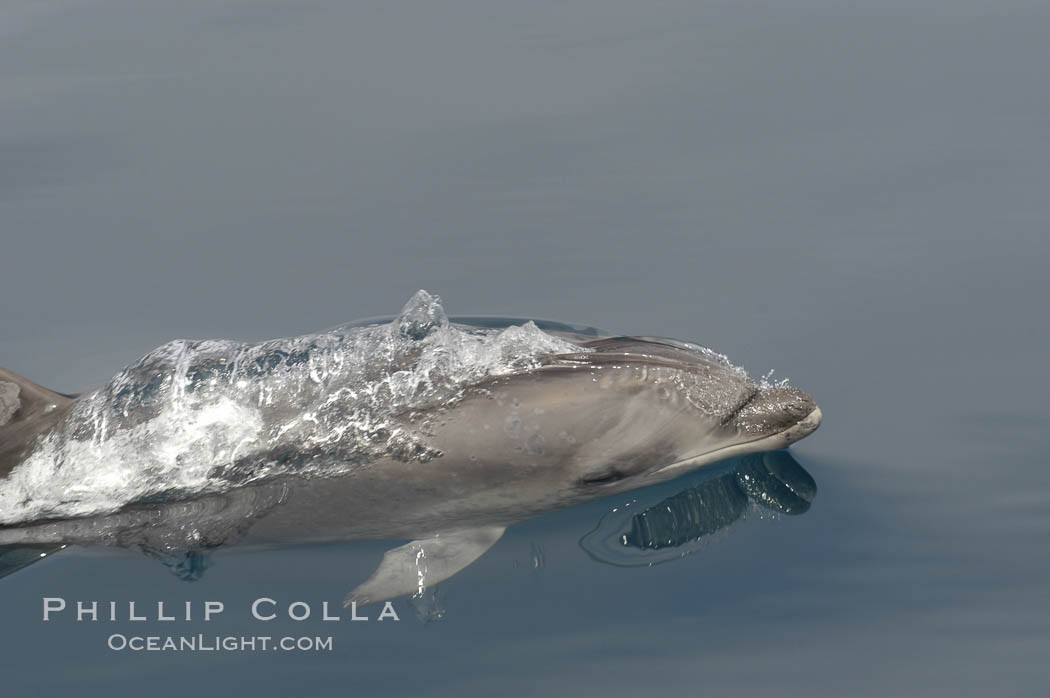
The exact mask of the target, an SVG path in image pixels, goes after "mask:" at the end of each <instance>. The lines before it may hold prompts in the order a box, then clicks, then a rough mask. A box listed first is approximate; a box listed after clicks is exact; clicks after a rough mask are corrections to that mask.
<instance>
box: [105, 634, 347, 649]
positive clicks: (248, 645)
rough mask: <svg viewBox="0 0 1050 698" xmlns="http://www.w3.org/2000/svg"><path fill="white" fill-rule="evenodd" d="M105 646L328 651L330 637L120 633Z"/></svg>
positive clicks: (330, 641) (330, 642) (120, 647)
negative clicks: (144, 634)
mask: <svg viewBox="0 0 1050 698" xmlns="http://www.w3.org/2000/svg"><path fill="white" fill-rule="evenodd" d="M106 645H107V646H108V647H109V648H110V649H111V650H114V651H117V652H120V651H126V650H130V651H132V652H257V651H268V650H269V651H275V650H279V651H284V652H297V651H298V652H331V651H332V636H331V635H329V636H327V637H308V636H305V635H304V636H301V637H290V636H285V637H277V638H275V637H271V636H269V635H254V636H243V635H242V636H236V635H226V636H221V635H212V636H207V635H203V634H198V635H166V636H161V635H149V636H142V635H131V636H128V635H122V634H121V633H114V634H112V635H110V636H109V639H108V640H107V641H106Z"/></svg>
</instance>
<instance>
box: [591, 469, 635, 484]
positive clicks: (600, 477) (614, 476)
mask: <svg viewBox="0 0 1050 698" xmlns="http://www.w3.org/2000/svg"><path fill="white" fill-rule="evenodd" d="M625 477H627V473H625V472H623V471H622V470H618V469H616V468H609V469H607V470H600V471H598V472H596V473H591V474H590V475H584V476H583V477H582V478H580V484H581V485H607V484H609V483H610V482H616V481H617V480H622V479H624V478H625Z"/></svg>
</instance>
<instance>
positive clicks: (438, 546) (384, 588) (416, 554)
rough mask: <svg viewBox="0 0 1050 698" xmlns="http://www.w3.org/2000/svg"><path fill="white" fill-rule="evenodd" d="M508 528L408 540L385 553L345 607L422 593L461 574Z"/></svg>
mask: <svg viewBox="0 0 1050 698" xmlns="http://www.w3.org/2000/svg"><path fill="white" fill-rule="evenodd" d="M504 530H506V529H505V528H504V527H503V526H485V527H483V528H469V529H464V530H461V531H453V532H451V533H441V534H439V535H436V536H434V537H433V538H422V539H420V540H414V541H412V542H411V543H406V544H405V545H402V546H401V547H399V548H394V549H393V550H388V551H386V553H384V554H383V561H382V562H380V563H379V568H378V569H376V571H375V572H374V573H373V574H372V576H371V577H369V578H368V579H366V580H365V581H364V582H363V583H362V584H360V585H359V586H358V587H357V588H356V589H354V590H353V591H351V592H350V593H349V594H347V595H346V598H345V599H344V600H343V605H344V606H349V605H350V604H351V602H355V603H356V604H357V605H358V606H363V605H365V604H369V603H379V602H381V601H389V600H390V599H396V598H397V597H399V596H407V595H408V594H420V593H422V592H423V591H424V590H425V589H426V588H427V587H431V586H434V585H435V584H437V583H438V582H442V581H444V580H446V579H448V578H449V577H451V576H452V575H454V574H456V573H458V572H459V571H460V570H462V569H463V568H465V567H467V566H468V565H469V564H470V563H472V562H474V561H475V560H477V559H478V558H479V557H481V556H482V555H484V554H485V551H487V550H488V549H489V548H491V547H492V546H493V545H494V544H495V543H496V541H498V540H499V539H500V536H502V535H503V531H504Z"/></svg>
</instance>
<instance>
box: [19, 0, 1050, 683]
mask: <svg viewBox="0 0 1050 698" xmlns="http://www.w3.org/2000/svg"><path fill="white" fill-rule="evenodd" d="M1047 37H1050V5H1047V4H1046V3H1045V2H1012V1H1006V2H992V1H991V0H976V1H974V2H947V1H945V0H939V1H933V2H898V1H896V0H891V1H890V2H879V3H835V2H822V1H818V0H802V1H801V2H791V3H785V2H749V1H745V2H733V3H729V2H685V1H681V2H656V3H643V4H639V3H628V2H615V1H614V2H597V1H596V0H581V1H578V2H568V3H548V2H528V3H481V2H447V3H424V2H415V1H412V2H353V3H339V2H314V1H312V0H307V1H305V2H288V1H286V2H281V3H278V2H268V1H261V2H260V1H253V2H248V1H243V2H241V1H234V0H219V1H218V2H201V1H199V0H191V1H190V2H180V3H159V2H115V1H112V0H103V1H101V2H94V3H84V2H76V1H72V0H71V1H68V2H61V1H57V2H39V1H38V0H32V1H29V0H7V1H6V2H5V3H3V4H2V5H0V95H2V96H0V365H3V366H4V367H5V368H9V369H11V370H13V371H16V372H18V373H21V374H23V375H25V376H27V377H29V378H31V379H33V380H36V381H38V382H40V383H42V384H44V385H46V386H48V387H51V388H54V389H56V390H61V391H68V392H74V391H78V390H81V389H83V388H85V387H88V386H91V385H94V384H97V383H100V382H101V381H104V380H106V379H107V378H109V377H110V376H111V375H112V374H113V373H115V372H116V371H117V370H118V369H119V368H120V367H122V366H123V365H125V364H127V363H129V362H131V361H133V360H135V359H137V358H138V357H139V356H141V355H142V354H144V353H145V352H146V351H148V350H150V349H152V348H153V347H155V346H157V345H159V344H161V343H163V342H165V341H167V340H170V339H173V338H176V337H188V338H206V337H229V338H234V339H244V340H257V339H263V338H268V337H276V336H286V335H294V334H301V333H305V332H309V331H314V330H319V329H322V328H324V327H329V326H332V325H335V324H338V323H341V322H345V321H348V320H351V319H354V318H356V317H363V316H370V315H378V314H390V313H395V312H397V310H398V309H399V308H400V307H401V304H402V303H403V302H404V301H405V299H407V298H408V297H409V296H410V295H411V294H412V293H413V292H414V291H415V290H416V289H418V288H426V289H428V290H429V291H431V292H434V293H437V294H439V295H440V296H441V297H442V299H443V301H444V304H445V307H446V308H447V309H448V311H449V312H450V313H451V314H469V313H484V314H499V315H525V316H537V317H548V318H554V319H559V320H565V321H570V322H580V323H587V324H593V325H596V326H599V327H604V328H608V329H610V330H613V331H619V332H624V333H632V334H642V335H662V336H670V337H677V338H680V339H686V340H692V341H696V342H698V343H701V344H704V345H707V346H710V347H712V348H714V349H716V350H718V351H721V352H724V353H726V354H727V355H728V356H729V357H730V358H731V359H732V360H733V361H734V362H735V363H737V364H740V365H743V366H744V367H746V368H747V369H748V370H749V371H750V372H751V373H752V375H756V376H760V375H762V374H764V373H765V372H766V371H768V370H769V369H776V374H775V377H776V378H785V377H786V378H789V379H790V380H791V382H792V384H793V385H797V386H799V387H801V388H803V389H805V390H807V391H808V392H810V393H811V394H812V395H813V396H814V397H815V398H816V400H817V401H818V403H819V404H820V406H821V408H822V410H823V412H824V424H823V426H822V427H821V428H820V430H818V431H817V432H816V433H815V434H813V435H812V436H811V437H808V438H807V439H805V440H804V441H802V442H800V443H798V444H797V445H795V446H793V447H792V449H791V453H792V455H793V457H794V458H795V459H796V460H797V462H798V464H799V465H800V466H801V467H802V468H804V470H805V471H806V472H808V473H809V475H811V476H812V478H813V480H814V481H815V482H816V486H817V495H816V498H815V499H814V500H813V502H812V506H811V507H810V508H809V510H808V511H806V512H805V513H803V514H801V515H797V516H787V515H777V516H771V515H770V513H769V512H766V513H765V514H760V513H759V510H755V511H752V512H750V513H749V514H748V515H746V516H745V517H744V518H743V520H741V521H739V522H737V523H735V524H733V525H731V526H726V527H724V528H722V529H721V530H719V531H718V532H717V533H715V534H714V535H711V536H707V537H705V542H704V543H703V544H702V545H700V546H694V547H696V549H695V550H693V551H692V553H691V554H689V555H686V556H684V557H682V558H681V559H674V560H672V561H669V562H666V563H664V564H658V565H654V566H652V567H645V566H642V567H620V566H614V565H610V564H604V563H602V562H600V561H598V560H595V559H594V558H593V557H592V556H591V555H589V554H588V553H587V551H585V550H584V549H583V548H582V547H581V545H580V540H581V538H583V537H584V536H586V535H587V534H588V533H589V532H591V531H592V530H594V529H595V527H596V526H597V525H598V524H599V522H600V521H602V520H603V517H606V516H607V515H608V514H610V512H611V511H612V509H613V508H616V507H619V506H622V504H623V503H624V502H625V501H626V500H632V499H637V500H638V501H639V502H641V503H642V505H644V506H651V505H656V504H657V503H659V502H660V501H662V500H663V499H665V498H667V497H668V496H671V495H674V494H675V493H676V492H678V491H680V490H684V489H686V488H688V487H697V486H702V485H703V480H704V479H705V477H709V475H705V474H704V473H698V474H694V475H691V476H687V477H685V478H683V479H682V480H679V481H676V482H675V483H670V484H668V485H663V486H661V487H660V488H659V489H658V490H656V491H639V492H636V493H633V494H632V495H631V496H628V497H618V498H614V499H612V500H603V501H598V502H592V503H590V504H588V505H585V506H581V507H578V508H574V509H568V510H563V511H560V512H556V513H553V514H550V515H548V516H544V517H541V518H538V519H534V520H532V521H529V522H526V523H523V524H520V525H517V526H514V527H512V528H511V529H509V530H508V532H507V534H506V536H505V537H504V538H503V540H501V541H500V542H499V543H498V544H497V545H496V546H495V547H494V548H493V549H492V550H491V551H490V552H489V553H488V554H486V555H485V556H484V557H482V558H481V559H480V560H479V561H478V562H477V563H475V564H474V565H472V566H470V567H469V568H467V569H466V570H465V571H464V572H462V573H461V574H459V575H457V576H456V577H454V578H453V579H451V580H449V581H448V582H446V583H444V584H442V585H441V586H440V587H439V591H438V598H437V599H436V600H432V601H428V603H430V604H431V606H430V607H429V611H428V612H429V614H430V615H432V616H435V615H443V617H442V618H441V619H440V620H436V621H432V622H426V623H424V622H422V621H420V620H418V619H417V611H419V612H420V613H423V611H427V609H422V608H413V607H412V606H411V605H410V604H409V603H408V602H406V601H404V600H400V601H397V602H395V608H396V609H397V612H398V613H399V615H400V617H401V620H400V621H399V622H392V621H383V622H378V621H377V618H376V616H377V614H378V609H371V608H370V609H367V610H366V613H367V614H368V615H370V616H371V618H372V620H370V621H369V622H367V623H365V622H353V621H350V620H349V615H348V614H346V615H344V619H343V620H342V621H340V622H324V621H321V620H320V619H319V615H320V613H321V605H322V603H323V602H328V603H329V605H330V607H331V608H332V609H333V610H334V609H336V608H337V607H338V606H339V602H340V601H341V599H342V598H343V596H344V595H345V594H346V592H347V591H348V590H349V589H350V588H352V587H353V586H354V585H356V584H357V583H358V582H360V581H361V580H362V579H363V578H365V577H366V576H368V574H370V572H371V570H372V569H373V568H374V567H375V565H376V564H377V563H378V561H379V559H380V557H381V555H382V553H383V551H384V550H386V549H387V548H389V547H393V546H394V545H397V544H399V543H397V542H394V543H385V542H376V543H357V544H346V545H326V546H314V547H299V548H290V549H283V550H271V551H254V552H239V551H236V550H231V551H219V552H218V553H217V554H216V555H215V556H214V557H213V560H212V561H213V563H214V564H213V566H212V567H211V568H210V569H208V570H207V571H206V572H205V573H204V575H203V576H202V578H201V579H200V580H198V581H196V582H192V583H190V582H183V581H180V580H179V579H177V578H176V576H174V575H172V574H171V573H170V572H169V571H168V570H167V569H165V568H164V567H163V566H162V565H160V564H158V563H157V562H156V561H154V560H150V559H147V558H145V557H142V556H139V555H136V554H133V553H129V552H121V551H112V550H98V549H93V550H69V551H66V552H63V553H62V554H60V555H57V556H55V557H54V558H53V559H47V560H44V561H42V562H40V563H38V564H35V565H33V566H32V567H29V568H27V569H25V570H23V571H21V572H19V573H17V574H15V575H12V576H10V577H7V578H4V579H2V580H0V666H2V667H3V669H4V672H3V677H2V679H0V682H2V683H0V694H3V695H11V696H21V695H37V696H60V695H76V696H142V695H150V696H176V695H178V696H185V695H212V694H230V693H234V692H237V693H244V694H250V695H258V696H270V695H274V696H276V695H289V694H293V693H301V694H303V695H361V696H379V695H391V696H404V695H431V694H433V695H444V696H494V695H536V696H548V695H577V696H587V695H603V696H634V695H706V696H748V697H750V696H760V695H778V696H785V695H786V696H795V695H798V696H802V695H805V696H844V695H848V696H854V695H855V696H953V697H954V696H1045V695H1046V694H1047V690H1048V689H1047V685H1048V680H1050V458H1048V455H1047V454H1048V453H1050V402H1048V397H1047V396H1048V389H1050V363H1048V358H1047V357H1048V348H1050V322H1048V320H1047V315H1048V313H1047V304H1048V301H1050V273H1048V263H1050V196H1048V195H1047V192H1050V126H1048V124H1050V77H1048V75H1050V73H1048V72H1047V66H1050V41H1048V40H1047ZM731 466H732V464H730V466H726V467H731ZM708 481H709V480H708ZM606 521H608V518H606ZM44 596H56V597H64V598H66V599H67V600H69V601H70V602H73V601H76V600H86V601H91V600H100V601H109V600H116V601H119V602H121V603H122V604H124V605H125V606H126V604H127V602H128V601H138V602H140V603H142V604H146V603H149V604H154V603H155V602H156V601H157V600H165V601H168V602H170V604H171V606H176V605H178V606H180V607H181V605H182V604H184V603H185V602H186V601H191V602H193V606H194V612H195V613H197V612H199V611H200V610H201V609H202V608H203V603H204V601H207V600H219V601H222V602H223V603H224V604H225V607H226V608H225V611H224V613H222V614H221V615H220V616H218V617H216V618H215V619H213V620H212V621H210V622H208V623H204V622H203V621H201V620H194V621H191V622H189V623H187V622H184V621H180V622H172V623H167V624H166V623H163V622H157V621H155V620H154V621H149V622H142V623H133V622H128V621H127V620H124V621H121V622H112V623H111V622H108V621H99V622H95V623H92V622H88V621H84V622H80V623H77V622H75V621H74V620H73V619H72V618H71V617H69V614H65V616H63V617H62V618H59V619H56V620H54V621H51V622H48V623H44V622H42V620H41V615H42V614H41V598H42V597H44ZM259 597H269V598H273V599H274V600H276V601H278V602H279V603H278V610H281V611H283V609H284V608H285V607H287V605H288V604H289V603H291V602H293V601H303V602H306V603H308V604H310V606H311V608H312V610H313V615H312V616H311V618H310V619H309V620H306V621H302V622H294V621H291V620H289V619H288V618H287V616H285V615H283V613H282V616H281V617H279V618H278V619H276V620H273V621H270V622H266V623H263V622H258V621H254V620H252V618H251V615H250V608H249V607H250V605H251V602H252V601H253V600H254V599H257V598H259ZM417 606H418V604H417ZM124 615H125V616H126V614H124ZM424 615H425V614H424ZM176 632H177V633H178V634H198V633H201V634H204V635H206V636H208V635H210V636H215V635H236V636H240V635H271V636H275V637H279V636H282V635H292V636H296V637H298V636H309V637H313V636H331V637H332V638H333V648H332V650H331V651H320V652H306V651H303V652H132V651H129V650H125V651H112V650H110V649H108V648H107V646H106V642H107V638H108V637H109V636H110V635H111V634H113V633H124V634H129V635H131V634H147V635H148V634H159V635H164V634H169V633H176Z"/></svg>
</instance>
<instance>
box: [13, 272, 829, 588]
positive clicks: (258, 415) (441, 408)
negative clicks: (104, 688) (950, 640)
mask: <svg viewBox="0 0 1050 698" xmlns="http://www.w3.org/2000/svg"><path fill="white" fill-rule="evenodd" d="M820 421H821V412H820V409H819V408H818V407H817V405H816V403H815V402H814V401H813V399H812V398H811V397H810V396H809V395H807V394H806V393H804V392H802V391H801V390H798V389H796V388H792V387H787V386H786V385H785V384H777V385H769V384H766V383H764V382H763V383H761V384H756V383H755V382H754V381H752V380H751V379H749V378H748V376H747V374H746V373H744V371H743V370H741V369H739V368H737V367H735V366H733V365H732V364H731V363H729V361H728V360H726V359H725V357H723V356H721V355H719V354H716V353H715V352H712V351H711V350H708V349H705V348H703V347H700V346H698V345H695V344H690V343H687V342H679V341H676V340H670V339H663V338H656V337H634V336H613V335H609V334H607V333H602V332H599V331H597V330H594V329H593V328H586V327H579V326H572V325H562V324H559V323H550V322H542V321H528V320H515V319H506V318H455V317H453V318H451V319H450V318H448V317H447V316H445V314H444V310H443V308H442V307H441V305H440V303H439V302H438V300H437V298H435V297H433V296H431V295H429V294H427V293H425V292H422V291H421V292H419V293H417V294H416V296H414V297H413V299H412V300H411V301H409V303H408V304H407V305H406V306H405V308H404V310H403V311H402V313H401V314H400V315H398V316H396V317H393V318H390V319H384V320H373V321H364V322H361V323H355V324H350V325H344V326H340V327H337V328H333V329H331V330H328V331H326V332H322V333H318V334H315V335H307V336H304V337H296V338H291V339H285V340H272V341H270V342H263V343H259V344H245V343H239V342H229V341H198V342H186V341H178V342H172V343H169V344H167V345H164V346H163V347H160V348H158V349H157V350H155V351H154V352H151V353H150V354H148V355H147V356H146V357H143V359H141V360H140V361H139V362H137V363H136V364H133V365H131V366H129V367H128V368H126V369H124V371H122V372H121V373H119V374H118V375H117V376H115V377H114V378H113V379H112V380H111V381H110V382H109V383H107V384H106V385H105V386H103V387H102V388H99V389H98V390H95V391H91V392H88V393H85V394H83V395H80V396H76V397H71V396H66V395H62V394H60V393H56V392H53V391H50V390H47V389H45V388H42V387H41V386H38V385H36V384H35V383H32V382H30V381H28V380H26V379H24V378H21V377H19V376H17V375H15V374H13V373H11V372H9V371H4V370H0V546H4V548H3V550H5V551H7V552H8V553H12V552H13V551H15V550H16V549H19V550H23V551H24V550H26V549H28V550H30V551H31V552H36V551H40V552H42V553H47V552H49V551H52V550H57V549H60V548H61V547H64V546H66V545H74V544H77V545H92V544H104V545H117V546H123V547H133V548H138V549H140V550H142V551H144V552H146V553H147V554H150V555H153V556H155V557H159V558H161V559H162V560H165V561H167V562H169V563H170V564H173V565H176V566H178V565H183V566H184V567H185V564H186V563H185V560H187V559H192V556H191V557H187V555H189V554H190V553H193V552H194V551H200V550H208V549H211V548H216V547H219V546H225V545H231V544H238V545H255V546H270V545H275V544H290V543H306V542H319V541H347V540H365V539H376V540H406V539H407V540H409V541H411V542H409V543H407V544H404V545H401V546H399V547H396V548H393V549H392V550H389V551H388V552H387V553H386V554H385V556H384V557H383V560H382V562H381V564H380V565H379V568H378V569H377V570H376V571H375V573H374V574H373V575H372V576H371V577H370V578H369V579H367V580H365V581H364V582H362V583H361V584H360V585H358V586H357V587H356V588H355V589H354V590H353V591H351V592H350V594H349V595H348V596H347V603H348V604H349V603H350V602H356V603H357V604H358V605H360V604H364V603H371V602H380V601H386V600H389V599H393V598H396V597H399V596H403V595H408V594H414V593H417V592H419V591H421V590H422V588H423V587H424V586H432V585H434V584H437V583H438V582H441V581H443V580H445V579H447V578H449V577H451V576H452V575H454V574H456V573H457V572H459V571H460V570H462V569H463V568H465V567H466V566H468V565H469V564H471V563H472V562H473V561H475V560H476V559H477V558H478V557H480V556H481V555H482V554H484V553H485V551H487V550H488V549H489V548H490V547H491V546H492V545H493V544H495V543H496V541H497V540H499V538H500V536H501V535H502V534H503V532H504V530H505V528H506V527H507V526H509V525H511V524H513V523H515V522H519V521H523V520H526V519H529V518H532V517H535V516H537V515H540V514H543V513H545V512H549V511H553V510H556V509H560V508H563V507H569V506H572V505H574V504H577V503H580V502H584V501H588V500H592V499H596V498H601V497H606V496H610V495H614V494H618V493H623V492H627V491H630V490H633V489H637V488H641V487H646V486H648V485H651V484H655V483H659V482H663V481H667V480H671V479H674V478H676V477H678V476H680V475H682V474H685V473H687V472H690V471H692V470H695V469H697V468H701V467H703V466H705V465H708V464H711V463H714V462H716V461H721V460H724V459H726V458H730V457H734V456H744V455H747V454H752V453H759V452H763V451H774V450H778V449H783V448H785V447H787V446H788V445H789V444H791V443H793V442H795V441H797V440H799V439H801V438H803V437H804V436H806V435H808V434H810V433H811V432H813V431H814V430H815V429H816V428H817V427H818V426H819V425H820ZM36 557H39V555H36ZM2 559H3V558H2V556H0V567H2V566H3V562H2ZM12 559H15V558H12ZM18 559H21V558H18ZM34 559H35V557H34ZM14 566H22V564H20V563H19V564H18V565H12V566H11V569H13V568H14ZM190 567H192V564H191V565H190ZM10 571H11V570H10V569H8V570H7V572H10ZM184 571H185V570H184ZM3 573H4V572H3V570H2V569H0V574H3ZM187 574H188V575H189V576H192V574H193V571H192V570H190V571H189V572H187Z"/></svg>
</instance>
